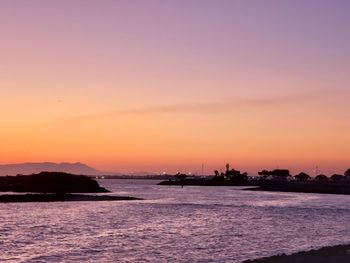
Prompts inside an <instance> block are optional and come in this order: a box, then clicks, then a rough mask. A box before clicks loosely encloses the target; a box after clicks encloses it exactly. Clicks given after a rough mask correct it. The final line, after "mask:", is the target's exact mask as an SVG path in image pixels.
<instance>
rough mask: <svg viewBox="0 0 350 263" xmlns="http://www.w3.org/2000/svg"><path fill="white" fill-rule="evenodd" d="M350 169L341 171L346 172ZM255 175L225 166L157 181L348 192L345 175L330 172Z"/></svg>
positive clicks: (283, 171)
mask: <svg viewBox="0 0 350 263" xmlns="http://www.w3.org/2000/svg"><path fill="white" fill-rule="evenodd" d="M349 172H350V169H349V170H347V171H346V172H345V173H344V174H347V175H349ZM258 174H259V176H258V177H256V176H248V174H247V173H246V172H244V173H241V172H240V171H238V170H235V169H230V165H229V164H227V165H226V171H225V173H219V171H218V170H215V171H214V176H210V177H204V178H203V177H191V178H188V177H184V176H183V177H180V178H181V179H179V175H176V176H175V177H174V178H175V179H171V178H170V179H169V180H168V181H163V182H161V183H159V184H162V185H203V186H254V188H250V189H247V190H256V191H284V192H304V193H324V194H350V177H348V176H345V175H333V176H332V177H331V179H329V178H328V177H327V176H326V175H323V174H320V175H317V176H316V177H315V178H312V177H311V176H310V175H308V174H307V173H305V172H301V173H299V174H297V175H295V176H291V174H290V172H289V170H288V169H275V170H272V171H269V170H262V171H260V172H259V173H258Z"/></svg>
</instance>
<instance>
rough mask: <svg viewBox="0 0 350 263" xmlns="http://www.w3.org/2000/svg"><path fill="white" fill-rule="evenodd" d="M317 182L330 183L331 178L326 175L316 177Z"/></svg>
mask: <svg viewBox="0 0 350 263" xmlns="http://www.w3.org/2000/svg"><path fill="white" fill-rule="evenodd" d="M315 180H316V181H319V182H325V181H329V178H328V177H327V176H326V175H324V174H319V175H317V176H316V177H315Z"/></svg>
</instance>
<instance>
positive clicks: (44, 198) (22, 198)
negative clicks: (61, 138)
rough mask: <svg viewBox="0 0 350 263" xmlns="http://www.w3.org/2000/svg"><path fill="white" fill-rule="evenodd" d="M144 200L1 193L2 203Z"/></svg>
mask: <svg viewBox="0 0 350 263" xmlns="http://www.w3.org/2000/svg"><path fill="white" fill-rule="evenodd" d="M123 200H142V199H140V198H136V197H130V196H111V195H82V194H19V195H17V194H13V195H0V203H22V202H77V201H123Z"/></svg>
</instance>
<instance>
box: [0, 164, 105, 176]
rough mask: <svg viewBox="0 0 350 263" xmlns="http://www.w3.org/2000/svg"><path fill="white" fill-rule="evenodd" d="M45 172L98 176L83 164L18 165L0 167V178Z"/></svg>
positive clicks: (94, 170)
mask: <svg viewBox="0 0 350 263" xmlns="http://www.w3.org/2000/svg"><path fill="white" fill-rule="evenodd" d="M42 171H46V172H65V173H72V174H84V175H98V174H101V172H100V171H97V170H96V169H94V168H92V167H90V166H88V165H86V164H83V163H79V162H78V163H50V162H43V163H18V164H3V165H0V176H4V175H17V174H23V175H28V174H33V173H40V172H42Z"/></svg>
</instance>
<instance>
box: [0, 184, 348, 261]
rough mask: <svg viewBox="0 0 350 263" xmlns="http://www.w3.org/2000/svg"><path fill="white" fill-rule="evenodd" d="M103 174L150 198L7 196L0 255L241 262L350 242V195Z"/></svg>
mask: <svg viewBox="0 0 350 263" xmlns="http://www.w3.org/2000/svg"><path fill="white" fill-rule="evenodd" d="M99 182H100V184H101V185H103V186H105V187H106V188H108V189H110V190H112V191H113V192H114V193H113V194H119V195H130V196H136V197H143V198H145V199H146V200H144V201H121V202H66V203H63V202H57V203H17V204H16V203H13V204H0V262H16V263H17V262H240V261H242V260H245V259H250V258H256V257H262V256H269V255H273V254H276V253H291V252H296V251H300V250H306V249H311V248H318V247H322V246H325V245H335V244H344V243H350V196H341V195H319V194H302V193H272V192H271V193H270V192H249V191H242V190H239V189H240V188H234V187H196V186H193V187H184V188H181V187H175V186H157V185H156V183H157V181H153V180H101V181H99Z"/></svg>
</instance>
